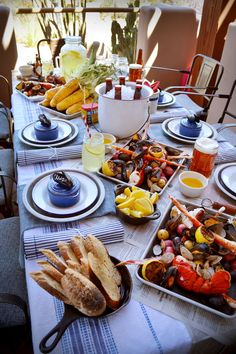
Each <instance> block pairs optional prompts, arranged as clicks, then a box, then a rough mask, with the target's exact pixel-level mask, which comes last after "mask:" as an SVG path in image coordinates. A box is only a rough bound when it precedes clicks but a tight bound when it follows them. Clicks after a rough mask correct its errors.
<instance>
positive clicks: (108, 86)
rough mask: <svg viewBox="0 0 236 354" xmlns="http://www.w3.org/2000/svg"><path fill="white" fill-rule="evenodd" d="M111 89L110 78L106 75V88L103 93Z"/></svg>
mask: <svg viewBox="0 0 236 354" xmlns="http://www.w3.org/2000/svg"><path fill="white" fill-rule="evenodd" d="M111 90H112V78H111V77H107V78H106V88H105V93H107V92H109V91H111Z"/></svg>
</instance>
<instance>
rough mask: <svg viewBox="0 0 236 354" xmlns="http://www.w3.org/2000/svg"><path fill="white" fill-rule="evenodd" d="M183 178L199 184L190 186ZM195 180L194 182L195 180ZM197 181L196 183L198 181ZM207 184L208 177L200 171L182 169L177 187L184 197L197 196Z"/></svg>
mask: <svg viewBox="0 0 236 354" xmlns="http://www.w3.org/2000/svg"><path fill="white" fill-rule="evenodd" d="M185 179H189V180H190V179H192V180H194V179H195V180H196V181H199V182H200V185H199V186H192V185H188V184H186V183H184V180H185ZM196 181H195V182H196ZM199 182H198V183H199ZM207 185H208V179H207V178H206V177H205V176H203V175H202V174H201V173H198V172H195V171H184V172H182V173H180V175H179V189H180V191H181V193H182V194H184V195H185V196H186V197H190V198H196V197H199V196H200V195H201V194H202V193H203V191H204V190H205V189H206V187H207Z"/></svg>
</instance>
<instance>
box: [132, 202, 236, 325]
mask: <svg viewBox="0 0 236 354" xmlns="http://www.w3.org/2000/svg"><path fill="white" fill-rule="evenodd" d="M178 201H179V202H180V203H181V204H184V205H186V206H187V207H188V206H190V207H192V208H193V209H194V208H201V207H202V206H201V205H199V204H194V203H190V202H188V201H186V200H181V199H178ZM172 207H173V204H172V203H170V205H169V207H168V208H167V210H166V212H165V213H164V214H163V216H162V218H161V220H160V223H159V227H158V229H157V231H158V230H159V229H163V228H165V225H166V222H167V220H168V219H169V213H170V210H171V208H172ZM205 209H206V210H207V211H208V212H209V213H211V214H213V215H215V213H216V211H215V210H213V209H208V208H205ZM222 217H224V218H226V219H227V218H229V216H228V215H226V214H222ZM157 231H156V232H157ZM156 232H155V234H154V235H153V237H152V238H151V240H150V242H149V244H148V246H147V248H146V250H145V252H144V254H143V255H142V259H144V258H149V257H153V253H152V249H153V246H154V245H155V244H156V243H157V237H156ZM139 269H140V267H138V268H137V271H136V277H137V278H138V279H139V280H140V281H141V282H142V283H144V284H146V285H148V286H151V287H152V288H154V289H157V290H160V291H162V292H164V293H166V294H169V295H171V296H174V297H176V298H178V299H181V300H183V301H185V302H188V303H190V304H192V305H195V306H197V307H200V308H202V309H204V310H206V311H208V312H212V313H214V314H216V315H219V316H221V317H224V318H234V317H236V311H235V312H234V314H232V315H228V314H226V313H224V312H221V311H218V310H216V309H214V308H212V307H209V306H207V305H205V304H203V303H201V302H200V300H198V299H197V297H198V296H199V295H198V294H194V293H191V292H189V293H188V292H187V291H184V290H182V289H181V288H179V287H177V286H176V287H174V289H172V290H169V289H166V288H164V287H162V286H160V285H156V284H154V283H151V282H149V281H147V280H144V279H143V278H142V277H141V275H140V274H139ZM234 285H235V284H234ZM231 287H232V286H231ZM233 290H234V298H235V295H236V289H235V288H234V289H233Z"/></svg>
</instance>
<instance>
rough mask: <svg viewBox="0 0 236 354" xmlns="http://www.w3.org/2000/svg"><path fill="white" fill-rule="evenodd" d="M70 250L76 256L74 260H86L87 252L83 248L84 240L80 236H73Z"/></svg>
mask: <svg viewBox="0 0 236 354" xmlns="http://www.w3.org/2000/svg"><path fill="white" fill-rule="evenodd" d="M71 248H72V250H73V251H74V254H75V255H76V258H77V259H78V260H80V259H81V258H84V259H86V258H87V251H86V249H85V246H84V239H83V237H81V236H74V237H72V239H71Z"/></svg>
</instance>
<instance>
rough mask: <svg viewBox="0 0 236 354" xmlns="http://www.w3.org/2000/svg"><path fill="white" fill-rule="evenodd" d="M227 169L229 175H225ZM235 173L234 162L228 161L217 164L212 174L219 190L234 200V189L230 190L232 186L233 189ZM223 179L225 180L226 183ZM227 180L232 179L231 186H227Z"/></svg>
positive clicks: (235, 166)
mask: <svg viewBox="0 0 236 354" xmlns="http://www.w3.org/2000/svg"><path fill="white" fill-rule="evenodd" d="M228 168H229V170H228ZM227 170H228V172H229V176H227V174H228V172H227ZM222 173H223V176H224V177H223V178H224V180H223V179H222ZM235 173H236V163H228V164H223V165H220V166H218V167H217V169H216V171H215V174H214V177H215V182H216V184H217V186H218V187H219V188H220V190H221V191H222V192H223V193H225V194H227V195H228V196H229V197H230V198H232V199H234V200H236V193H235V192H234V190H232V188H233V189H235ZM224 181H225V182H226V184H225V182H224ZM229 181H232V186H230V187H228V183H229Z"/></svg>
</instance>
